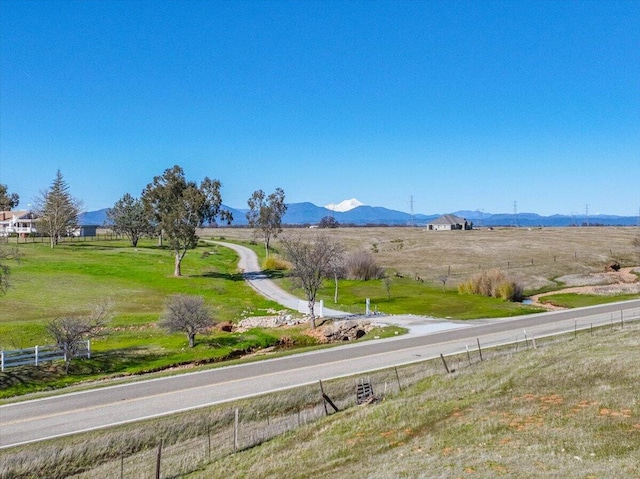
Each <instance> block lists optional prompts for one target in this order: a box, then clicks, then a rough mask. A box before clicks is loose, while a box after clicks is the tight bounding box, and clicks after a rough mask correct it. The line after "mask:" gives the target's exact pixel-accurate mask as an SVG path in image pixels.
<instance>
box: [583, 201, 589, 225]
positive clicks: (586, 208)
mask: <svg viewBox="0 0 640 479" xmlns="http://www.w3.org/2000/svg"><path fill="white" fill-rule="evenodd" d="M584 212H585V216H586V217H587V219H586V221H587V226H589V205H587V206H586V207H585V209H584Z"/></svg>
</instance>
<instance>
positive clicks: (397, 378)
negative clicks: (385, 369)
mask: <svg viewBox="0 0 640 479" xmlns="http://www.w3.org/2000/svg"><path fill="white" fill-rule="evenodd" d="M393 369H395V371H396V381H398V391H402V386H401V385H400V375H398V368H396V367H394V368H393Z"/></svg>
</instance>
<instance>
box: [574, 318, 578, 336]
mask: <svg viewBox="0 0 640 479" xmlns="http://www.w3.org/2000/svg"><path fill="white" fill-rule="evenodd" d="M573 337H574V338H577V337H578V320H577V319H576V320H575V321H574V322H573Z"/></svg>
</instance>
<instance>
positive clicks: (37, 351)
mask: <svg viewBox="0 0 640 479" xmlns="http://www.w3.org/2000/svg"><path fill="white" fill-rule="evenodd" d="M33 349H35V353H36V359H35V361H36V366H37V365H38V353H39V349H38V345H37V344H36V347H35V348H33Z"/></svg>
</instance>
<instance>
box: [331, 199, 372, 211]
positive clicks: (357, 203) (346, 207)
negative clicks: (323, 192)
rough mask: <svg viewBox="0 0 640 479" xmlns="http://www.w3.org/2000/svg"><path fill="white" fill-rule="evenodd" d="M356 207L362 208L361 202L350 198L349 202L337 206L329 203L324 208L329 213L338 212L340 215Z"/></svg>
mask: <svg viewBox="0 0 640 479" xmlns="http://www.w3.org/2000/svg"><path fill="white" fill-rule="evenodd" d="M358 206H364V203H362V202H361V201H358V200H357V199H355V198H351V199H350V200H344V201H341V202H340V203H338V204H335V203H329V204H328V205H326V206H325V208H326V209H328V210H331V211H338V212H340V213H344V212H345V211H350V210H352V209H354V208H357V207H358Z"/></svg>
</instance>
